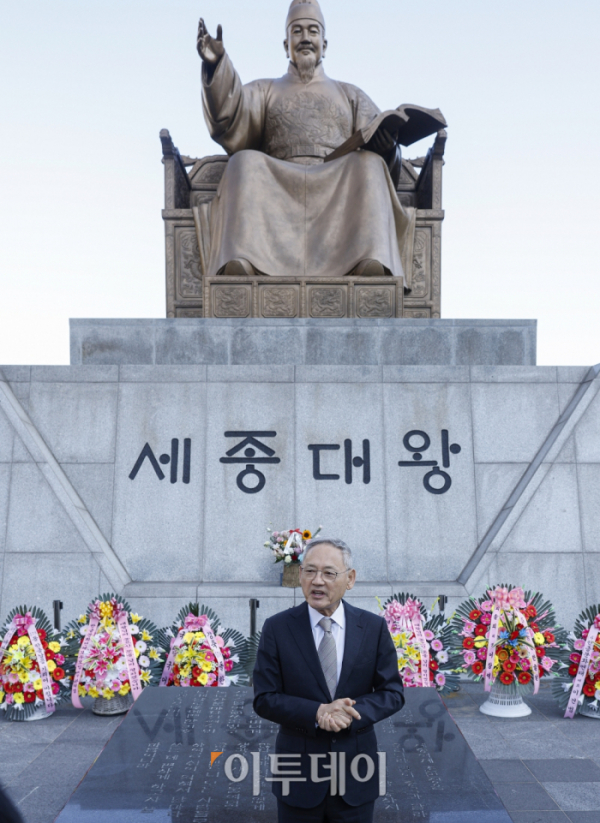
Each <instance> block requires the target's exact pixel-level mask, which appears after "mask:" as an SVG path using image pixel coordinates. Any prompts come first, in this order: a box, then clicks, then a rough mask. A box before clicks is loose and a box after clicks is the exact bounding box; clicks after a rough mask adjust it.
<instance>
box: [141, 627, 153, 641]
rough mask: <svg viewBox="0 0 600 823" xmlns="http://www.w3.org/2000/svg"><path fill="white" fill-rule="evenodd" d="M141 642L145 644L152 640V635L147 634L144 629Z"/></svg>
mask: <svg viewBox="0 0 600 823" xmlns="http://www.w3.org/2000/svg"><path fill="white" fill-rule="evenodd" d="M142 640H143V641H144V642H146V643H147V642H148V641H149V640H152V635H151V634H150V633H149V632H147V631H146V629H143V631H142Z"/></svg>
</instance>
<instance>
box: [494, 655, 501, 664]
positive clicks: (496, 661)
mask: <svg viewBox="0 0 600 823" xmlns="http://www.w3.org/2000/svg"><path fill="white" fill-rule="evenodd" d="M494 666H500V661H499V660H498V655H497V654H495V655H494Z"/></svg>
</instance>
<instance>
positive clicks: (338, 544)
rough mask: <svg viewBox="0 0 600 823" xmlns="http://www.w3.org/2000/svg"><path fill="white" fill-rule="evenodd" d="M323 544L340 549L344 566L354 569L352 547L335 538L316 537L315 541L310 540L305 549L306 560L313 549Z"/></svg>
mask: <svg viewBox="0 0 600 823" xmlns="http://www.w3.org/2000/svg"><path fill="white" fill-rule="evenodd" d="M323 543H326V544H327V545H328V546H333V547H334V548H336V549H339V550H340V551H341V553H342V558H343V561H344V566H345V567H346V568H347V569H352V568H354V567H353V566H352V551H351V549H350V547H349V546H347V545H346V544H345V543H344V541H343V540H337V539H335V538H329V537H316V538H315V539H314V540H309V541H308V543H307V544H306V548H305V549H304V558H305V559H306V555H307V554H308V553H309V551H310V550H311V549H314V548H315V546H320V545H321V544H323Z"/></svg>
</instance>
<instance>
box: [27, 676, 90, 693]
mask: <svg viewBox="0 0 600 823" xmlns="http://www.w3.org/2000/svg"><path fill="white" fill-rule="evenodd" d="M36 683H39V684H40V689H41V688H42V681H41V680H36ZM33 685H34V686H35V683H34V684H33ZM35 687H36V689H37V686H35ZM77 694H78V695H79V697H85V696H86V694H87V692H86V690H85V686H82V685H81V683H80V684H79V686H78V687H77Z"/></svg>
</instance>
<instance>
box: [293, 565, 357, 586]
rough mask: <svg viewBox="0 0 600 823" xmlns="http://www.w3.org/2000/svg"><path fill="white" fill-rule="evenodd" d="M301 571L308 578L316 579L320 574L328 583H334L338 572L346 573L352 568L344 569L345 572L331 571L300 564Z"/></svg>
mask: <svg viewBox="0 0 600 823" xmlns="http://www.w3.org/2000/svg"><path fill="white" fill-rule="evenodd" d="M300 571H301V572H302V574H303V575H304V577H306V579H307V580H314V579H315V577H316V576H317V575H318V574H320V575H321V577H322V578H323V580H324V581H325V582H326V583H333V582H334V581H335V579H336V578H337V576H338V574H346V572H349V571H350V569H344V571H343V572H331V571H329V570H327V571H322V570H321V569H315V568H313V567H312V566H300Z"/></svg>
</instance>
